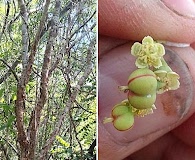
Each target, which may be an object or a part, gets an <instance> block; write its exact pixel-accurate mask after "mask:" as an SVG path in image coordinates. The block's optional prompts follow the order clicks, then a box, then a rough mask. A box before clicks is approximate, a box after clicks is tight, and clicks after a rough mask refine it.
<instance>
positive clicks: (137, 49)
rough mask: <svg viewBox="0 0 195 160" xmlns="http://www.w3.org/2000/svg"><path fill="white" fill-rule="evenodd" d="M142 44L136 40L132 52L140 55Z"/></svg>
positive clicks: (134, 54)
mask: <svg viewBox="0 0 195 160" xmlns="http://www.w3.org/2000/svg"><path fill="white" fill-rule="evenodd" d="M141 48H142V45H141V43H139V42H135V43H134V44H133V46H132V47H131V54H132V55H133V56H136V57H138V56H139V54H140V51H141Z"/></svg>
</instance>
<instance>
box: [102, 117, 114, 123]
mask: <svg viewBox="0 0 195 160" xmlns="http://www.w3.org/2000/svg"><path fill="white" fill-rule="evenodd" d="M113 120H114V119H113V118H111V117H109V118H105V119H104V120H103V123H104V124H105V123H110V122H113Z"/></svg>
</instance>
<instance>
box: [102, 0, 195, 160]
mask: <svg viewBox="0 0 195 160" xmlns="http://www.w3.org/2000/svg"><path fill="white" fill-rule="evenodd" d="M167 1H168V0H167ZM185 2H186V3H187V1H185ZM166 5H167V3H166ZM162 13H163V14H162ZM183 13H185V12H182V14H183ZM191 14H193V13H191V12H190V16H192V15H191ZM184 24H185V25H184ZM194 25H195V19H193V18H191V17H190V18H189V15H186V14H185V16H182V15H178V14H176V12H174V11H172V10H171V9H170V8H168V7H167V6H165V5H164V3H163V2H161V1H157V2H156V1H152V0H151V1H139V2H138V1H136V0H133V1H122V2H121V1H119V0H118V1H114V0H113V1H112V0H111V1H103V0H99V34H100V35H99V127H98V128H99V132H98V133H99V159H108V160H109V159H112V160H115V159H116V160H118V159H124V158H125V157H128V156H129V157H128V158H126V159H130V160H131V159H133V160H141V159H143V157H144V159H146V160H147V159H150V160H152V159H154V160H155V159H166V160H169V159H170V160H172V159H179V160H180V159H185V160H186V159H188V160H190V159H194V158H195V147H194V146H195V137H194V134H195V114H193V113H194V112H195V99H194V79H195V67H194V61H193V60H194V59H195V54H194V53H195V51H194V49H193V48H192V47H190V46H189V47H185V48H178V47H166V54H167V55H168V58H167V59H168V61H169V63H171V64H170V66H171V67H173V68H174V70H175V71H176V72H177V73H178V74H179V75H180V82H181V86H180V89H179V90H176V91H170V92H167V93H166V94H165V95H164V94H163V95H158V96H157V102H156V107H157V109H156V110H155V111H154V113H153V114H152V115H147V116H145V117H144V118H136V119H135V124H134V126H133V128H132V129H130V130H128V131H124V132H121V131H117V130H116V129H115V128H114V127H113V126H112V124H111V123H110V124H103V123H102V121H103V119H104V118H105V117H108V116H110V113H111V110H112V107H113V106H114V105H115V104H117V103H119V102H120V101H122V100H123V99H125V98H126V95H125V94H124V93H122V92H120V91H118V89H117V87H118V86H120V85H126V83H127V78H128V76H129V74H130V73H131V72H132V71H133V70H135V65H134V62H135V59H134V58H133V57H132V56H131V55H130V47H131V45H132V43H133V42H134V41H141V39H142V38H143V37H144V36H147V35H150V36H152V37H153V38H154V39H155V40H166V41H173V42H177V43H192V42H194V41H195V38H194V37H195V28H194V27H192V26H194ZM122 39H123V40H122ZM124 39H125V40H124ZM192 46H193V45H192ZM184 121H185V122H184ZM183 122H184V123H183ZM176 127H177V128H176ZM174 128H175V129H174Z"/></svg>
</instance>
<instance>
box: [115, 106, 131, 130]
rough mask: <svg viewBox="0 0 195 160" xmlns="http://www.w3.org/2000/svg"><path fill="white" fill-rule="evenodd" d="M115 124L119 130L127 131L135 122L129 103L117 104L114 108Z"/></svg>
mask: <svg viewBox="0 0 195 160" xmlns="http://www.w3.org/2000/svg"><path fill="white" fill-rule="evenodd" d="M112 117H113V125H114V127H115V128H116V129H117V130H119V131H125V130H127V129H129V128H131V127H132V126H133V124H134V115H133V113H132V111H131V108H130V107H129V106H128V105H123V104H122V105H121V104H118V105H116V106H115V107H114V108H113V110H112Z"/></svg>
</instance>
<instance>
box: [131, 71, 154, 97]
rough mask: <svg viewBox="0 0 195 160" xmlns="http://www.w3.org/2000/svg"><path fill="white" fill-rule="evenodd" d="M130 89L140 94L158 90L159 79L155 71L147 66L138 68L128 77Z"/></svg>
mask: <svg viewBox="0 0 195 160" xmlns="http://www.w3.org/2000/svg"><path fill="white" fill-rule="evenodd" d="M128 88H129V90H130V91H132V92H134V93H136V94H139V95H148V94H153V93H155V92H156V88H157V80H156V76H155V74H154V72H152V71H151V70H149V69H147V68H143V69H137V70H135V71H134V72H132V73H131V75H130V76H129V79H128Z"/></svg>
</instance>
